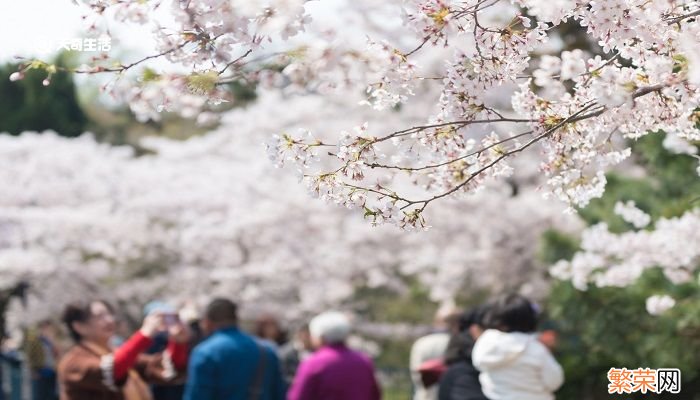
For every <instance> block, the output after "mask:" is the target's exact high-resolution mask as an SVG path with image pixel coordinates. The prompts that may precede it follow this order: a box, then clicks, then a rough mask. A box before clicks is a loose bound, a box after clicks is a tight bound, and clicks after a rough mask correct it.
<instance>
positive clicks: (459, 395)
mask: <svg viewBox="0 0 700 400" xmlns="http://www.w3.org/2000/svg"><path fill="white" fill-rule="evenodd" d="M144 313H145V317H144V319H143V321H142V323H141V326H140V328H139V329H138V330H136V332H134V333H131V334H130V335H129V334H128V332H127V329H126V328H125V327H124V326H123V325H122V324H120V322H119V321H118V319H117V317H116V315H115V310H114V309H113V308H112V306H111V305H110V304H109V303H108V302H106V301H102V300H94V301H85V302H77V303H72V304H69V305H68V306H67V307H66V309H65V311H64V313H63V315H62V320H63V324H64V326H65V330H66V331H67V332H68V334H69V336H70V338H71V340H72V342H73V343H72V345H71V346H70V347H69V348H68V347H67V348H65V349H62V348H61V347H62V346H60V344H59V342H58V341H57V340H56V335H57V328H58V327H57V326H56V325H55V324H54V323H53V322H52V321H50V320H46V321H41V322H40V323H39V324H38V325H37V327H36V329H34V330H30V331H28V332H27V333H26V334H25V338H24V346H23V349H24V352H25V357H26V362H27V363H28V365H29V369H30V371H31V381H32V387H31V389H32V400H55V399H57V398H60V400H102V399H104V400H200V399H201V400H214V399H217V400H218V399H221V400H253V399H255V400H285V399H286V400H378V399H381V397H382V392H381V388H380V384H379V382H378V380H377V377H376V371H375V368H374V365H373V362H372V360H371V359H370V358H369V357H368V356H367V355H365V354H363V353H362V352H360V351H357V350H353V349H351V348H350V347H348V345H347V341H348V337H349V335H350V333H351V322H350V320H349V318H348V317H347V315H346V314H343V313H341V312H336V311H328V312H324V313H322V314H319V315H317V316H316V317H314V318H313V319H311V320H310V322H309V323H308V324H307V325H304V326H302V327H301V328H300V329H298V330H297V331H296V332H295V333H294V335H293V336H292V337H291V338H289V337H287V333H286V331H285V330H284V329H282V327H281V325H280V323H279V322H278V321H277V320H276V319H275V318H272V317H269V316H263V317H261V318H260V319H259V320H258V321H257V324H256V325H255V327H254V329H253V330H252V331H253V334H249V333H247V332H246V331H244V330H243V329H242V328H241V327H240V325H239V315H238V308H237V305H236V304H235V303H233V302H232V301H230V300H228V299H224V298H217V299H214V300H212V301H211V302H210V303H209V304H208V306H207V307H206V308H205V310H204V312H203V313H202V315H194V316H190V317H185V318H183V314H182V313H181V312H178V310H176V309H175V308H173V307H171V306H170V305H168V304H166V303H162V302H153V303H150V304H149V305H148V306H147V307H146V309H145V310H144ZM537 322H538V310H537V307H536V305H535V304H534V303H532V302H531V301H529V300H528V299H527V298H524V297H522V296H519V295H515V294H510V295H505V296H502V297H499V298H498V299H496V300H495V301H493V302H491V303H488V304H485V305H481V306H479V307H476V308H473V309H470V310H468V311H467V312H464V313H455V312H450V313H439V314H438V316H437V318H436V320H435V329H434V332H432V333H430V334H429V335H427V336H424V337H421V338H419V339H418V340H417V341H416V342H415V343H414V345H413V347H412V349H411V354H410V365H409V369H410V371H411V379H412V381H413V399H414V400H486V399H490V400H511V399H512V400H515V399H517V400H552V399H554V394H553V393H554V392H555V391H556V390H557V389H558V388H559V386H561V384H562V383H563V379H564V377H563V372H562V368H561V367H560V366H559V364H558V363H557V361H556V360H555V358H554V357H553V356H552V353H551V350H552V347H553V346H554V345H555V343H554V342H553V341H552V340H548V339H547V337H546V336H542V335H540V334H537V333H536V329H537ZM64 350H65V351H64Z"/></svg>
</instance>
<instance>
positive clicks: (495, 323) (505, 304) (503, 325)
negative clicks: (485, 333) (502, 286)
mask: <svg viewBox="0 0 700 400" xmlns="http://www.w3.org/2000/svg"><path fill="white" fill-rule="evenodd" d="M485 322H486V325H487V327H488V328H493V329H498V330H501V331H504V332H524V333H531V332H534V331H535V330H536V329H537V311H536V310H535V306H534V304H533V303H532V302H531V301H530V300H528V299H527V298H525V297H523V296H521V295H519V294H514V293H511V294H506V295H503V296H501V297H499V298H498V299H496V301H494V302H493V303H492V304H491V306H490V309H489V312H488V313H487V316H486V321H485Z"/></svg>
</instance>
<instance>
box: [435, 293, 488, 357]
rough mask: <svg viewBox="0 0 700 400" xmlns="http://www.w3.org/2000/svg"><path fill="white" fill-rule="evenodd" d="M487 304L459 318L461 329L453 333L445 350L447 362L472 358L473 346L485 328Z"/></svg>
mask: <svg viewBox="0 0 700 400" xmlns="http://www.w3.org/2000/svg"><path fill="white" fill-rule="evenodd" d="M486 311H487V306H486V305H480V306H476V307H474V308H472V309H470V310H468V311H466V312H464V313H463V314H462V315H461V316H460V318H459V324H458V325H459V331H458V332H456V333H453V334H452V336H451V337H450V341H449V343H448V345H447V349H446V350H445V362H446V363H448V364H452V363H455V362H458V361H460V360H465V359H466V360H471V353H472V347H473V346H474V342H475V341H476V339H478V338H479V336H481V333H482V332H483V330H484V321H483V320H484V315H485V313H486Z"/></svg>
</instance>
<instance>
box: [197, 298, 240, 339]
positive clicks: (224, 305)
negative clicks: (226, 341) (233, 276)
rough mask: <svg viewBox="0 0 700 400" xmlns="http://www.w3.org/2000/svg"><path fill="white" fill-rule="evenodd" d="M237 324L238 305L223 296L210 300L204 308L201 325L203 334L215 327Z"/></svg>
mask: <svg viewBox="0 0 700 400" xmlns="http://www.w3.org/2000/svg"><path fill="white" fill-rule="evenodd" d="M237 324H238V307H237V306H236V303H234V302H232V301H231V300H228V299H224V298H217V299H214V300H212V301H211V302H210V303H209V305H207V308H206V309H205V310H204V317H203V318H202V321H201V327H202V330H203V331H204V333H205V334H207V335H208V334H211V333H212V332H214V331H215V330H217V329H222V328H230V327H235V326H236V325H237Z"/></svg>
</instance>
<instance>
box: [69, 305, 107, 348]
mask: <svg viewBox="0 0 700 400" xmlns="http://www.w3.org/2000/svg"><path fill="white" fill-rule="evenodd" d="M63 323H65V324H66V328H68V332H69V333H70V336H71V338H72V339H73V340H74V341H75V342H76V343H77V342H81V341H89V342H94V343H98V344H101V345H105V346H106V345H107V344H108V343H109V340H110V339H111V337H112V336H113V335H114V332H115V330H116V319H115V318H114V311H113V309H112V306H110V305H109V303H107V302H106V301H102V300H93V301H89V302H75V303H71V304H69V305H68V306H66V309H65V310H64V311H63Z"/></svg>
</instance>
